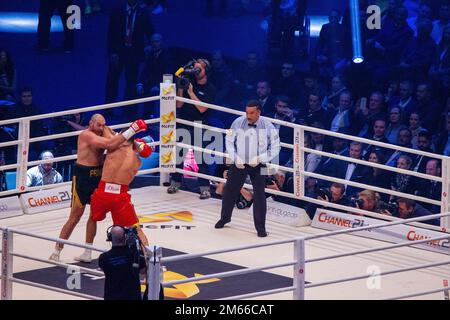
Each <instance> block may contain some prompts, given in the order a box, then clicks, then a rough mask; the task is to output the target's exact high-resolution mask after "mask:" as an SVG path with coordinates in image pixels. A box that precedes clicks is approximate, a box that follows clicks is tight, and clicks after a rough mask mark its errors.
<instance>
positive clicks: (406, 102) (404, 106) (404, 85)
mask: <svg viewBox="0 0 450 320" xmlns="http://www.w3.org/2000/svg"><path fill="white" fill-rule="evenodd" d="M399 87H400V88H399V96H395V97H393V98H392V99H391V100H389V103H388V104H389V108H390V109H392V108H393V107H399V108H400V110H401V114H402V115H403V118H402V123H403V124H406V123H407V120H408V119H409V114H410V113H411V112H413V111H416V108H417V107H416V102H415V100H414V97H413V88H414V86H413V83H412V82H411V81H409V80H405V81H402V82H400V86H399Z"/></svg>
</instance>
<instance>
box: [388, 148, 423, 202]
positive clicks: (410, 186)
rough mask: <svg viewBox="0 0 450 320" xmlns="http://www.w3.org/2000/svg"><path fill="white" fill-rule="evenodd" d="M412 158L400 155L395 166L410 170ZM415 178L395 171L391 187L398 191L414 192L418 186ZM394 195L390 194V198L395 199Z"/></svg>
mask: <svg viewBox="0 0 450 320" xmlns="http://www.w3.org/2000/svg"><path fill="white" fill-rule="evenodd" d="M412 164H413V163H412V160H411V158H410V157H408V156H407V155H402V156H400V157H399V158H398V160H397V168H399V169H403V170H411V167H412ZM417 184H418V182H417V179H416V178H415V177H414V176H410V175H408V174H404V173H395V174H394V175H393V176H392V180H391V189H392V190H394V191H398V192H403V193H409V194H414V193H415V192H416V190H417V187H418V185H417ZM395 198H396V197H395V196H392V195H391V200H393V199H395Z"/></svg>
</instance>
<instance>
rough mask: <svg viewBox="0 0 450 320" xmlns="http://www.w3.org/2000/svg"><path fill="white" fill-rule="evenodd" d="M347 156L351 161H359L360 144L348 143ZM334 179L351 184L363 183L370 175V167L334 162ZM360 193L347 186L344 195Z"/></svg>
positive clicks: (356, 189) (357, 189)
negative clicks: (350, 182)
mask: <svg viewBox="0 0 450 320" xmlns="http://www.w3.org/2000/svg"><path fill="white" fill-rule="evenodd" d="M349 156H350V158H353V159H361V156H362V144H361V143H360V142H355V141H354V142H352V143H350V148H349ZM334 166H335V170H334V177H336V178H340V179H344V180H347V181H352V182H359V183H365V181H367V177H369V175H370V167H368V166H364V165H361V164H356V163H353V162H347V161H341V160H337V161H335V162H334ZM359 191H361V189H360V188H356V187H352V186H349V185H347V186H346V189H345V195H347V196H352V195H355V194H357V193H358V192H359Z"/></svg>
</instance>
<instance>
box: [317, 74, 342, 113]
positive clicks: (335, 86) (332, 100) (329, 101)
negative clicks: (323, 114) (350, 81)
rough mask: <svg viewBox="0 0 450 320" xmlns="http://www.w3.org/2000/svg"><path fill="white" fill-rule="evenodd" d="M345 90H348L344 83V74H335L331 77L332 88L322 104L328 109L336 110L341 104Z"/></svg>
mask: <svg viewBox="0 0 450 320" xmlns="http://www.w3.org/2000/svg"><path fill="white" fill-rule="evenodd" d="M344 91H347V87H346V86H345V84H344V80H343V78H342V76H340V75H336V76H334V77H333V78H332V79H331V90H330V92H329V93H328V94H327V95H326V96H325V98H324V99H323V102H322V106H323V107H324V108H325V109H327V110H330V111H336V110H337V109H338V106H339V100H340V99H341V93H343V92H344Z"/></svg>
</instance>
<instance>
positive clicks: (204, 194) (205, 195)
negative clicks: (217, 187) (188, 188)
mask: <svg viewBox="0 0 450 320" xmlns="http://www.w3.org/2000/svg"><path fill="white" fill-rule="evenodd" d="M209 198H211V192H209V191H208V190H203V191H202V192H201V193H200V199H201V200H205V199H209Z"/></svg>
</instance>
